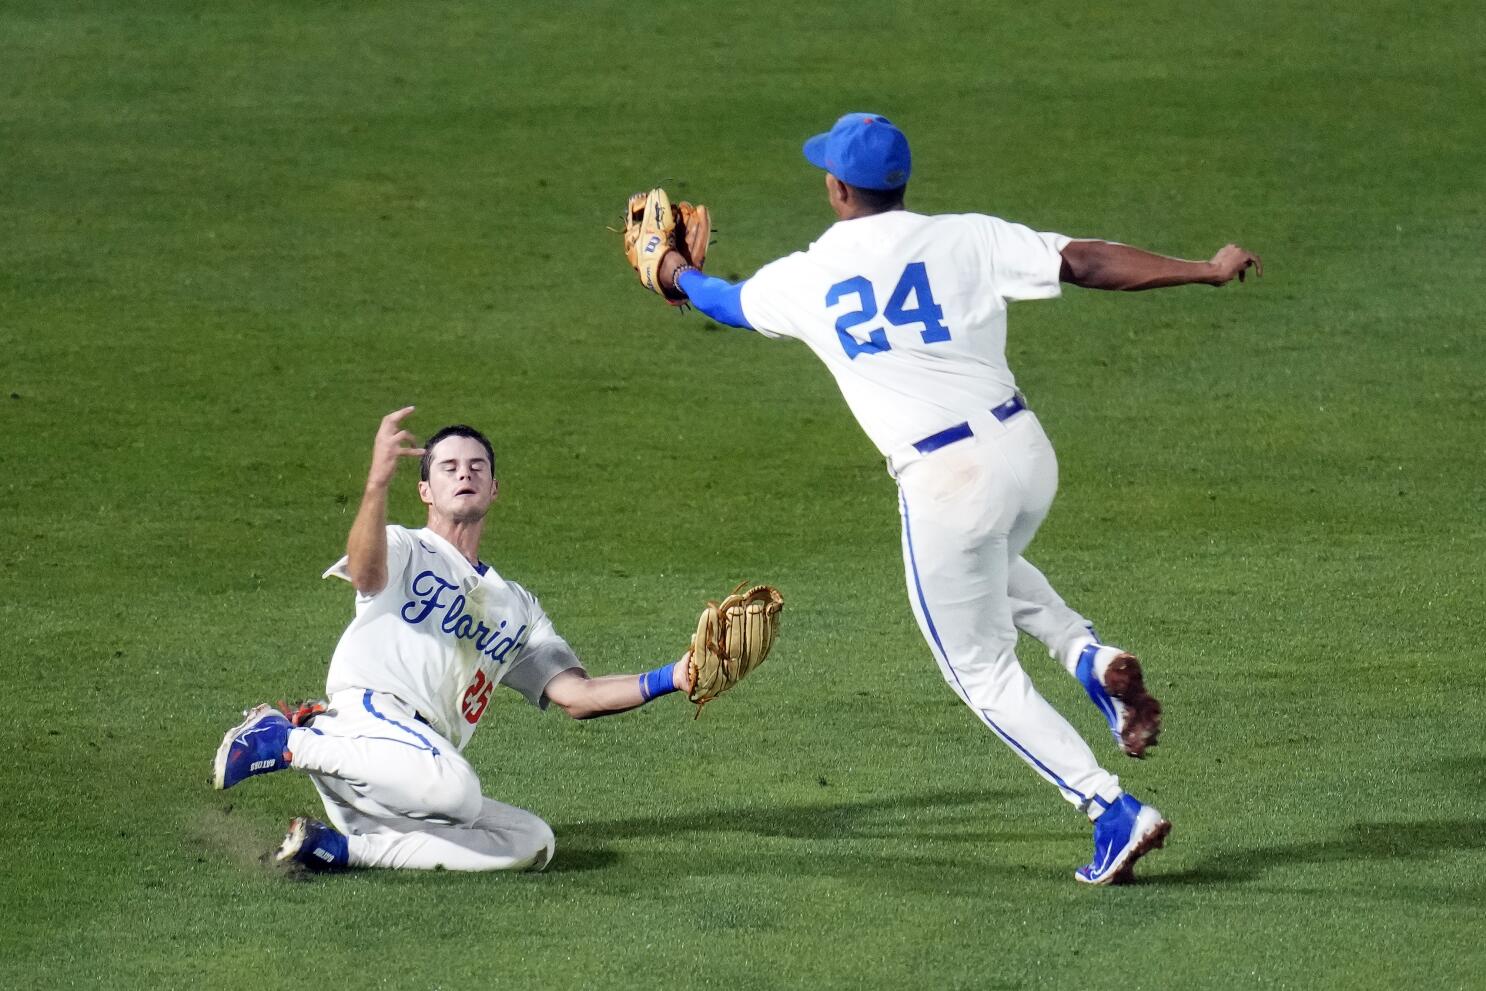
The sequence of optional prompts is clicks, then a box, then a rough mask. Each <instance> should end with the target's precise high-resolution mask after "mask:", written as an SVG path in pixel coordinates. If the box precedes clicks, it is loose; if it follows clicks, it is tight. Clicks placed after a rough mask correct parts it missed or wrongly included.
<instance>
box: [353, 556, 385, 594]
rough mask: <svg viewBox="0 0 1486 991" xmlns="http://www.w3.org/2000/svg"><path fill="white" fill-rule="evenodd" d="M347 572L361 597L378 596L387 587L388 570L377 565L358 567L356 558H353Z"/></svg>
mask: <svg viewBox="0 0 1486 991" xmlns="http://www.w3.org/2000/svg"><path fill="white" fill-rule="evenodd" d="M346 572H347V574H349V575H350V576H351V584H352V586H354V587H355V589H356V591H357V592H358V593H359V594H361V595H367V596H371V595H376V594H377V593H378V592H380V591H382V589H384V588H386V587H387V569H386V568H385V567H381V568H379V567H377V566H376V565H368V564H361V565H360V566H358V564H357V561H356V559H355V558H352V559H351V560H350V561H349V562H348V563H347V567H346Z"/></svg>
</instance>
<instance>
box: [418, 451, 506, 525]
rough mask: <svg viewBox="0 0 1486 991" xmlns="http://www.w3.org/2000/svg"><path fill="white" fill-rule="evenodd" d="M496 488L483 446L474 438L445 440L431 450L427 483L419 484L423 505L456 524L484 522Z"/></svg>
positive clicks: (488, 458) (488, 459)
mask: <svg viewBox="0 0 1486 991" xmlns="http://www.w3.org/2000/svg"><path fill="white" fill-rule="evenodd" d="M498 488H499V486H498V485H497V483H496V481H495V476H494V475H492V474H491V468H490V457H489V455H487V454H486V453H485V446H484V445H483V444H481V443H480V442H479V441H477V440H475V439H474V438H473V437H445V438H444V439H443V440H441V441H439V443H438V446H437V447H435V448H434V449H433V459H432V462H431V463H430V465H429V468H428V481H426V482H419V483H418V494H419V495H420V496H421V497H422V498H423V502H424V503H425V504H427V505H428V507H429V508H430V509H431V510H432V511H433V512H434V513H436V514H438V515H439V516H442V517H444V518H445V519H448V520H452V521H453V522H455V523H474V522H477V521H479V520H482V519H484V518H485V514H486V512H488V511H489V509H490V504H491V503H492V502H494V501H495V494H496V491H497V489H498Z"/></svg>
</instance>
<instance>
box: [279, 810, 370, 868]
mask: <svg viewBox="0 0 1486 991" xmlns="http://www.w3.org/2000/svg"><path fill="white" fill-rule="evenodd" d="M273 859H274V860H276V861H278V862H279V863H281V864H282V863H286V862H288V861H293V862H294V863H296V864H299V865H300V866H301V867H303V868H304V869H305V870H310V871H334V870H341V869H344V868H346V867H349V866H351V855H350V848H349V847H348V846H347V844H346V837H345V836H344V835H342V834H341V833H338V832H336V831H335V830H334V829H332V828H331V827H329V826H327V825H325V823H323V822H320V821H319V820H317V819H310V818H308V817H306V816H296V817H295V818H294V819H293V820H291V821H290V823H289V833H288V835H286V836H285V837H284V842H283V844H282V845H280V846H279V849H278V852H277V853H275V854H274V855H273Z"/></svg>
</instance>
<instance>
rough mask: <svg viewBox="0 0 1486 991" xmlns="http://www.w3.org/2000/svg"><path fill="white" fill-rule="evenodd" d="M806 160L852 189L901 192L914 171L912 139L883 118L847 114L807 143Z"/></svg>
mask: <svg viewBox="0 0 1486 991" xmlns="http://www.w3.org/2000/svg"><path fill="white" fill-rule="evenodd" d="M805 158H806V159H807V160H809V162H810V164H811V165H814V166H815V167H816V168H818V169H825V170H826V171H827V172H829V173H830V174H831V175H833V176H835V177H836V178H837V179H840V180H841V181H842V182H844V183H846V184H847V185H848V186H859V187H860V188H862V189H897V188H898V187H899V186H903V185H906V184H907V182H908V173H909V172H910V171H912V169H913V156H911V155H910V154H909V153H908V139H907V138H905V137H904V136H903V132H902V131H900V130H898V129H897V127H895V126H894V125H893V122H892V121H890V120H888V119H887V118H886V117H884V116H882V115H881V114H847V115H846V116H845V117H842V118H841V119H840V120H838V121H836V126H835V127H833V128H831V129H830V130H829V131H827V132H826V133H825V134H817V135H816V136H815V137H813V138H811V139H810V140H809V141H806V142H805Z"/></svg>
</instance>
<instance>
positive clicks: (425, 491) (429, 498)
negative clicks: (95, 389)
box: [418, 482, 433, 506]
mask: <svg viewBox="0 0 1486 991" xmlns="http://www.w3.org/2000/svg"><path fill="white" fill-rule="evenodd" d="M418 498H419V499H422V500H423V505H425V506H432V505H433V489H431V488H429V487H428V483H427V482H419V483H418Z"/></svg>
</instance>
